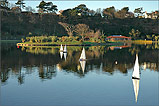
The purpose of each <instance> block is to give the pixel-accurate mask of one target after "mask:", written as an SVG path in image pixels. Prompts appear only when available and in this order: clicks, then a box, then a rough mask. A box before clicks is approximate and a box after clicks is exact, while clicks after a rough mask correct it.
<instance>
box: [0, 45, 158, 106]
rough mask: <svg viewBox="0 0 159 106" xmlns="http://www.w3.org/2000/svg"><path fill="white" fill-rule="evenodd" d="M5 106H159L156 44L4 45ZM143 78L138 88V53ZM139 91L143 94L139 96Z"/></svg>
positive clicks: (3, 81) (3, 78) (3, 87)
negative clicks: (83, 59) (83, 56)
mask: <svg viewBox="0 0 159 106" xmlns="http://www.w3.org/2000/svg"><path fill="white" fill-rule="evenodd" d="M1 46H2V48H1V102H0V103H1V104H0V105H1V106H49V105H50V106H53V105H55V106H57V105H59V106H60V105H62V106H66V105H67V106H74V105H80V106H82V105H83V106H84V105H85V106H88V105H90V106H92V105H98V106H100V105H101V106H102V105H144V106H145V105H150V106H151V105H153V106H155V105H156V106H157V105H159V96H158V95H159V50H158V46H157V47H156V45H126V46H121V45H120V46H116V47H113V46H91V47H84V48H85V51H86V57H87V59H88V60H87V61H86V63H85V64H83V65H84V66H83V65H82V64H80V62H79V57H80V55H81V52H82V48H83V47H67V53H60V52H59V48H60V47H44V48H43V47H32V48H21V47H20V48H17V47H16V46H15V44H2V45H1ZM136 54H138V57H139V66H140V80H138V82H137V83H138V85H137V86H136V85H134V84H133V81H134V80H133V79H132V73H133V69H134V63H135V55H136ZM136 89H137V91H138V93H136Z"/></svg>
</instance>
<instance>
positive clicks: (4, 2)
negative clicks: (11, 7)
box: [0, 0, 8, 8]
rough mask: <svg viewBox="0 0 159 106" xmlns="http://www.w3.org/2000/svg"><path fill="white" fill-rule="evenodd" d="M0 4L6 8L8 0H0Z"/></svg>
mask: <svg viewBox="0 0 159 106" xmlns="http://www.w3.org/2000/svg"><path fill="white" fill-rule="evenodd" d="M0 5H1V6H2V7H4V8H8V1H7V0H1V1H0Z"/></svg>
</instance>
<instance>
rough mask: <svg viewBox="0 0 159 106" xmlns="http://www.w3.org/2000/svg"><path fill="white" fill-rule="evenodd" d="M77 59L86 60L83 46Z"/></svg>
mask: <svg viewBox="0 0 159 106" xmlns="http://www.w3.org/2000/svg"><path fill="white" fill-rule="evenodd" d="M79 61H86V53H85V49H84V48H83V50H82V53H81V56H80V59H79Z"/></svg>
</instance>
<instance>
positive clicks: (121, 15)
mask: <svg viewBox="0 0 159 106" xmlns="http://www.w3.org/2000/svg"><path fill="white" fill-rule="evenodd" d="M128 11H129V7H124V8H122V9H121V10H119V11H118V12H117V13H116V14H115V17H117V18H125V17H126V14H127V13H128Z"/></svg>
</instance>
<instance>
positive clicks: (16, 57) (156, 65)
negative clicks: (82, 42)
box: [1, 45, 159, 84]
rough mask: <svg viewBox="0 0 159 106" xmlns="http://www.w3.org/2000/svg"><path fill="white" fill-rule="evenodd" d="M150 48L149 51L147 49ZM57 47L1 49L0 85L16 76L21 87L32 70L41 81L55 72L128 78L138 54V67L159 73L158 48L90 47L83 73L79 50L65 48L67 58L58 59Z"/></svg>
mask: <svg viewBox="0 0 159 106" xmlns="http://www.w3.org/2000/svg"><path fill="white" fill-rule="evenodd" d="M150 46H151V47H150ZM59 48H60V47H58V46H53V47H21V48H16V47H15V45H2V49H1V51H2V52H1V57H2V61H1V82H2V84H7V82H6V81H7V79H8V78H9V75H10V74H12V75H15V76H16V77H17V80H18V82H19V84H23V83H24V78H25V75H26V74H32V73H33V72H34V71H35V69H36V70H37V71H38V73H39V78H40V79H42V80H45V79H52V78H53V77H56V75H57V71H58V70H59V71H60V70H61V71H64V72H67V73H74V75H75V76H78V77H80V78H82V77H84V76H85V75H87V73H88V72H89V71H90V72H91V71H92V70H96V72H97V73H100V72H101V71H100V70H102V73H103V74H105V73H106V74H109V75H113V74H114V71H119V72H121V73H123V74H127V72H128V70H129V69H132V68H133V65H134V60H135V54H136V53H139V63H140V66H141V67H146V68H149V69H151V70H154V71H159V60H158V58H159V55H158V49H159V47H158V46H156V45H131V46H128V47H127V48H122V47H119V46H118V47H117V46H89V47H85V50H86V56H87V59H88V60H87V61H86V66H85V71H84V73H83V72H82V69H81V67H80V63H79V57H80V54H81V51H82V47H81V46H70V47H67V58H66V61H65V59H64V57H63V58H62V59H61V57H60V52H59Z"/></svg>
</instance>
